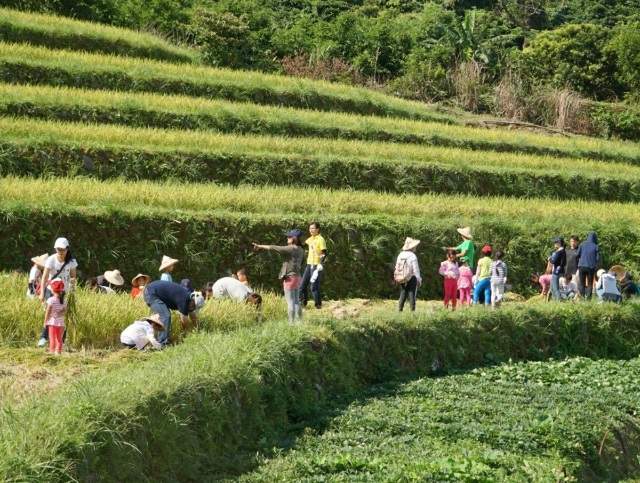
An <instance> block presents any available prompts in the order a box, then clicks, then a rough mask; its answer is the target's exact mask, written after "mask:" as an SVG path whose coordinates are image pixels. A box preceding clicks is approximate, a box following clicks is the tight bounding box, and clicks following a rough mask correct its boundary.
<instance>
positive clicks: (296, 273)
mask: <svg viewBox="0 0 640 483" xmlns="http://www.w3.org/2000/svg"><path fill="white" fill-rule="evenodd" d="M286 236H287V244H286V245H285V246H279V245H260V244H258V243H254V244H253V249H254V250H255V251H259V250H269V251H273V252H276V253H279V254H280V255H283V256H284V257H285V260H284V261H283V262H282V266H281V268H280V273H279V275H278V278H279V279H280V280H281V281H282V287H283V289H284V298H285V300H286V301H287V316H288V319H289V323H290V324H295V323H299V322H301V321H302V306H301V304H300V285H301V282H302V278H301V277H300V268H301V266H302V261H303V260H304V249H303V248H302V246H301V245H302V243H301V242H300V237H302V232H301V231H300V230H297V229H293V230H290V231H288V232H287V233H286Z"/></svg>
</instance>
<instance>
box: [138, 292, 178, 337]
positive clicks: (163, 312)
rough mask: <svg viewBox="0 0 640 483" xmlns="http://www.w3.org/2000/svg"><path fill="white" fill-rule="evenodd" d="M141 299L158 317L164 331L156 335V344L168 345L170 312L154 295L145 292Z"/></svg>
mask: <svg viewBox="0 0 640 483" xmlns="http://www.w3.org/2000/svg"><path fill="white" fill-rule="evenodd" d="M142 297H143V298H144V301H145V303H146V304H147V305H148V306H149V308H150V309H151V311H152V312H153V313H154V314H158V315H159V316H160V320H161V321H162V324H163V325H164V330H163V331H162V332H160V333H159V334H158V342H160V344H162V345H167V344H168V343H169V336H170V335H171V311H170V310H169V307H167V304H165V303H164V301H162V300H160V299H159V298H158V297H157V296H155V295H151V294H150V293H148V292H147V291H146V290H145V291H144V293H143V294H142Z"/></svg>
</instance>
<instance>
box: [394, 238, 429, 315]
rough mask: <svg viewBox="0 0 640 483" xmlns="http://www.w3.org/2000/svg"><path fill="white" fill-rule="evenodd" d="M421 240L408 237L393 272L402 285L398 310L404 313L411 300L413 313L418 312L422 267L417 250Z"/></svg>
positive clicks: (395, 278)
mask: <svg viewBox="0 0 640 483" xmlns="http://www.w3.org/2000/svg"><path fill="white" fill-rule="evenodd" d="M419 244H420V240H416V239H414V238H411V237H407V238H406V239H405V241H404V245H403V246H402V251H401V252H400V254H399V255H398V258H397V259H396V268H395V270H394V272H393V279H394V280H395V282H396V283H397V284H399V285H400V299H399V300H398V310H399V311H400V312H402V310H403V309H404V304H405V302H406V300H407V298H409V304H410V305H411V311H415V310H416V296H417V293H418V287H419V286H420V285H422V277H421V276H420V266H419V265H418V257H417V256H416V253H415V252H416V248H417V247H418V245H419Z"/></svg>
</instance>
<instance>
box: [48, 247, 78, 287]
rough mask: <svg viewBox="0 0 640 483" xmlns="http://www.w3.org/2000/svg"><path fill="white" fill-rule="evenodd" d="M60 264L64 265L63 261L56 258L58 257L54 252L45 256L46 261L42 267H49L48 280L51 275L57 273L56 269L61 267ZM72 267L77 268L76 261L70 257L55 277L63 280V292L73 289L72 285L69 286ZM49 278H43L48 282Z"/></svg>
mask: <svg viewBox="0 0 640 483" xmlns="http://www.w3.org/2000/svg"><path fill="white" fill-rule="evenodd" d="M62 265H64V262H61V261H60V260H58V257H57V255H55V254H53V255H51V256H50V257H49V258H47V261H46V262H44V268H48V269H49V280H51V279H52V278H53V276H54V275H55V274H56V273H58V270H60V268H62ZM74 268H78V262H76V259H75V258H72V259H71V260H70V261H69V263H67V264H66V265H65V266H64V269H63V270H62V272H60V274H59V275H58V277H57V278H59V279H61V280H62V281H63V282H64V291H65V292H71V291H73V287H72V286H71V270H73V269H74ZM49 280H45V282H48V281H49Z"/></svg>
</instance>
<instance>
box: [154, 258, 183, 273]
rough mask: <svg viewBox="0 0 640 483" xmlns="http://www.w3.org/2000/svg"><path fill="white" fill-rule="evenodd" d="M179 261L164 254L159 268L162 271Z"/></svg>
mask: <svg viewBox="0 0 640 483" xmlns="http://www.w3.org/2000/svg"><path fill="white" fill-rule="evenodd" d="M178 262H179V260H176V259H175V258H171V257H168V256H166V255H162V263H161V264H160V268H159V269H158V270H159V271H161V272H162V271H163V270H165V269H167V268H169V267H170V266H171V265H175V264H176V263H178Z"/></svg>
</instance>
